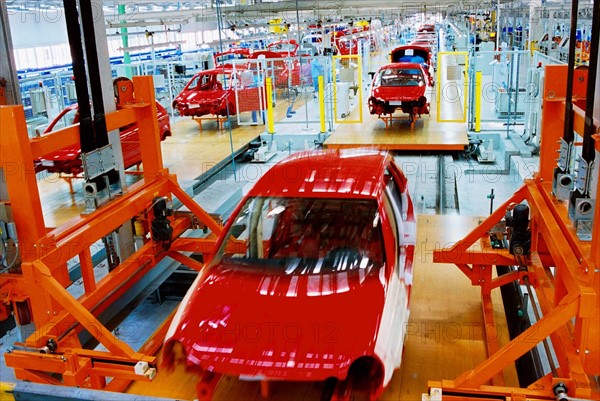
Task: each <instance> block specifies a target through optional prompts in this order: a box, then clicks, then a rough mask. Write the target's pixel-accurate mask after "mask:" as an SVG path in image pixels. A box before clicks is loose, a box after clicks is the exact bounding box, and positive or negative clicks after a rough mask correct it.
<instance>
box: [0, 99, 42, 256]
mask: <svg viewBox="0 0 600 401" xmlns="http://www.w3.org/2000/svg"><path fill="white" fill-rule="evenodd" d="M0 131H1V132H2V135H0V166H1V167H2V170H3V171H4V178H5V180H6V187H7V190H8V195H9V199H11V200H13V202H15V201H16V200H18V202H19V207H15V208H13V211H12V212H13V217H14V220H15V225H16V226H17V231H18V235H19V246H20V248H21V258H22V259H23V261H25V262H29V261H32V260H35V259H36V258H37V256H38V252H37V250H36V247H35V243H36V242H37V241H38V240H39V239H40V238H42V237H43V236H45V235H46V226H45V225H44V215H43V213H42V204H41V202H40V194H39V191H38V187H37V181H36V179H35V169H34V167H33V156H32V153H31V148H30V147H29V137H28V136H27V124H26V122H25V114H24V112H23V106H0ZM7 200H8V199H4V201H7Z"/></svg>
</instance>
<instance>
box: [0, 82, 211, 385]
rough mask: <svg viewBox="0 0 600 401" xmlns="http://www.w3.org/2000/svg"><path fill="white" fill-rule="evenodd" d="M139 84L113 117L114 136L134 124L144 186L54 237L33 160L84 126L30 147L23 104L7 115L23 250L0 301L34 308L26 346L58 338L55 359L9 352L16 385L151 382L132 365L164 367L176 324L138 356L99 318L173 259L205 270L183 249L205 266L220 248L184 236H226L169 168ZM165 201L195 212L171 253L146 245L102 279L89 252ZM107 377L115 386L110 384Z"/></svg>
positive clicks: (9, 176)
mask: <svg viewBox="0 0 600 401" xmlns="http://www.w3.org/2000/svg"><path fill="white" fill-rule="evenodd" d="M133 82H134V85H135V89H136V90H135V96H136V102H135V103H132V104H130V105H128V106H125V107H124V108H123V109H121V110H119V111H116V112H114V113H110V114H108V115H107V125H108V130H109V131H111V130H115V129H119V128H121V127H125V126H127V125H129V124H132V123H134V122H136V123H137V124H138V126H139V129H140V133H141V134H140V139H141V141H140V145H141V153H142V162H143V165H144V179H143V180H142V181H140V182H138V183H136V184H134V185H132V186H131V187H130V188H128V190H126V191H125V193H124V194H123V195H122V196H120V197H118V198H116V199H114V200H112V201H111V202H109V203H108V204H106V205H104V206H101V207H100V208H98V210H96V211H95V212H93V213H92V214H90V215H86V216H81V217H76V218H74V219H72V220H70V221H69V222H67V223H66V224H64V225H63V226H61V227H58V228H56V229H53V230H49V231H48V230H47V229H46V227H45V226H44V218H43V214H42V208H41V203H40V197H39V192H38V187H37V182H36V177H35V170H34V166H33V160H34V158H36V157H39V156H43V155H45V154H48V153H50V152H52V151H54V150H58V149H60V148H62V147H64V146H67V145H70V144H75V143H78V142H79V126H78V125H74V126H71V127H66V128H64V129H62V130H59V131H57V132H54V133H52V134H49V135H45V136H43V137H41V138H35V139H29V138H28V136H27V129H26V124H25V117H24V113H23V109H22V106H2V107H0V125H1V131H2V136H1V149H0V158H1V164H0V166H1V167H2V169H3V171H4V175H5V177H6V185H7V188H8V193H9V195H10V200H11V202H12V204H13V205H14V206H13V207H12V210H13V217H14V220H15V223H16V226H17V230H18V233H19V238H20V247H21V250H22V252H21V255H22V273H21V274H0V299H1V300H2V301H3V302H4V304H10V303H12V304H13V305H15V304H16V302H23V301H26V302H27V304H28V305H29V306H30V311H29V315H30V317H31V320H32V321H33V322H34V323H35V327H36V331H35V332H34V333H33V334H32V335H31V336H30V337H29V338H27V340H26V341H25V343H24V344H23V345H24V346H25V347H31V348H34V349H39V348H42V347H44V346H46V345H47V343H48V341H49V340H51V339H52V340H54V341H55V342H56V344H57V345H58V347H57V349H56V351H55V352H54V353H47V354H42V353H36V352H30V351H29V350H28V349H27V348H21V350H15V351H13V352H11V353H7V354H6V355H5V359H6V364H7V366H9V367H13V368H14V369H15V374H16V377H17V378H18V379H22V380H29V381H34V382H40V383H52V384H64V385H69V386H80V387H89V388H94V389H105V390H109V391H122V390H124V389H125V388H126V387H127V386H128V384H129V383H130V382H131V380H150V379H149V378H148V377H146V376H144V375H137V374H135V372H134V365H135V363H136V362H138V361H145V362H148V364H149V365H150V366H155V365H156V357H155V355H156V353H157V352H158V349H159V348H160V346H161V344H162V340H163V338H164V336H165V334H166V330H167V328H168V325H169V322H170V318H169V319H167V321H165V322H164V323H163V324H162V325H161V326H160V327H158V328H157V331H156V332H155V333H154V334H153V335H152V336H151V337H150V339H149V340H148V341H147V342H146V344H144V346H142V348H141V349H139V350H138V351H135V350H133V349H132V348H131V347H130V346H129V345H128V344H126V343H125V342H123V341H121V340H119V339H118V338H116V337H115V336H114V335H113V334H112V333H111V332H110V331H109V330H108V329H107V328H106V327H105V326H104V325H103V324H102V323H101V322H100V321H99V320H98V316H99V315H100V314H101V313H102V312H103V311H104V310H106V309H107V308H108V307H109V306H110V305H111V304H112V303H113V302H114V301H115V300H117V299H118V298H119V297H120V296H121V295H122V294H124V293H125V292H126V291H127V290H128V289H129V288H131V287H132V286H133V285H134V284H135V283H137V282H138V281H139V280H140V279H141V278H142V277H143V276H144V275H145V274H146V273H147V272H148V271H150V270H151V269H152V268H153V267H154V266H155V265H156V264H157V263H158V262H159V261H161V260H162V259H163V258H164V257H165V256H168V257H171V258H172V259H175V260H177V261H178V262H181V263H183V264H185V265H187V266H189V267H191V268H193V269H200V268H201V267H202V263H200V262H197V261H195V260H193V259H191V258H189V257H188V256H185V255H184V254H182V253H180V251H181V252H191V251H193V252H196V253H204V254H205V258H204V259H205V260H206V259H207V258H208V256H209V255H210V253H211V250H212V247H213V245H214V240H212V239H200V238H179V236H180V235H181V234H182V233H183V232H184V231H185V230H186V229H188V228H191V227H194V226H198V222H200V224H201V225H203V226H205V227H207V228H208V229H210V230H211V231H212V232H213V233H214V234H217V235H218V234H219V233H220V232H221V230H222V226H221V225H219V224H218V223H217V222H216V221H215V220H214V219H212V218H211V217H210V216H209V215H208V214H207V213H206V212H205V211H204V210H203V209H202V208H200V207H199V206H198V205H197V204H196V203H195V202H194V201H193V200H192V198H191V197H190V196H189V195H187V194H186V193H185V192H184V191H183V190H182V189H181V188H180V187H179V185H178V184H177V180H176V177H175V176H174V175H170V174H169V172H168V170H166V169H164V168H163V165H162V156H161V150H160V139H159V129H158V122H157V118H156V112H155V110H154V104H155V98H154V89H153V88H154V87H153V83H152V78H151V77H135V78H134V79H133ZM157 196H166V197H169V198H172V197H176V198H177V199H179V200H180V201H181V202H182V203H183V204H184V205H186V206H187V207H188V208H189V210H190V211H191V214H190V213H188V214H181V215H180V214H177V213H176V214H175V217H173V218H172V220H171V225H172V227H173V231H174V233H173V238H174V241H173V243H172V244H171V246H170V248H169V250H164V249H163V248H162V246H160V245H159V244H155V243H154V242H153V241H148V242H146V243H145V244H144V245H143V246H142V247H141V248H140V249H139V250H137V251H136V252H135V253H134V254H133V255H131V256H130V257H129V258H128V259H127V260H125V261H123V262H122V263H121V264H120V265H119V266H118V267H117V268H115V269H114V270H113V271H111V272H110V273H109V274H108V275H107V276H106V277H105V278H103V279H102V280H100V281H96V279H95V278H94V271H93V265H92V258H91V253H90V247H91V246H92V245H93V244H94V243H95V242H97V241H98V240H99V239H101V238H102V237H104V236H106V235H108V234H109V233H111V232H113V231H114V230H116V229H117V228H118V227H120V226H121V225H123V224H126V223H129V222H130V221H131V219H132V218H134V217H140V216H142V217H145V218H151V216H148V215H149V214H150V213H151V212H150V210H149V209H151V205H152V202H153V199H154V198H155V197H157ZM192 215H193V216H195V218H194V217H193V216H192ZM193 220H194V221H193ZM213 237H214V236H213ZM77 255H78V256H79V260H80V265H81V273H82V279H83V284H84V289H85V293H84V294H83V295H82V296H81V297H80V298H79V299H75V298H74V297H73V296H71V295H70V294H69V293H68V292H67V290H66V289H65V288H66V287H68V286H69V285H71V284H72V283H71V281H70V279H69V274H68V270H67V261H68V260H70V259H72V258H73V257H74V256H77ZM15 311H16V318H17V321H18V322H20V320H19V319H21V318H23V319H25V318H24V317H23V315H22V314H20V313H18V310H17V309H16V308H15ZM20 323H21V322H20ZM22 323H27V322H26V321H25V322H22ZM82 330H86V331H87V332H88V333H89V334H91V335H92V336H93V337H94V338H95V339H96V340H97V341H98V342H99V343H100V344H102V345H103V346H104V347H105V348H106V349H107V351H105V352H104V351H95V350H89V349H84V348H83V347H82V345H81V344H80V341H79V338H78V333H80V332H81V331H82ZM57 377H61V378H62V379H61V380H59V379H58V378H57ZM107 378H112V381H110V383H108V384H107V380H106V379H107Z"/></svg>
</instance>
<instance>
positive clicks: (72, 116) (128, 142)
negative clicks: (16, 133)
mask: <svg viewBox="0 0 600 401" xmlns="http://www.w3.org/2000/svg"><path fill="white" fill-rule="evenodd" d="M77 110H78V106H77V104H73V105H71V106H69V107H67V108H65V109H64V110H63V111H62V112H61V113H60V114H59V115H58V116H56V118H55V119H54V120H52V122H51V123H50V125H48V127H47V128H46V129H45V130H44V133H43V134H42V135H45V134H48V133H50V132H52V131H54V130H55V129H58V126H59V125H63V126H68V125H73V124H77V123H78V122H79V114H78V113H77ZM156 111H157V117H158V128H159V131H160V140H161V141H164V140H165V139H166V138H167V137H168V136H171V122H170V119H169V113H167V110H165V108H164V107H163V106H161V105H160V103H158V102H156ZM61 120H62V121H61ZM120 137H121V148H122V151H123V161H124V163H125V166H124V167H125V168H126V169H127V168H130V167H133V166H135V165H137V164H140V163H141V162H142V153H141V149H140V136H139V129H138V127H137V125H136V124H133V125H130V126H128V127H125V128H122V129H121V133H120ZM80 156H81V147H80V146H79V145H74V146H68V147H65V148H63V149H61V150H58V151H56V152H54V153H50V154H47V155H45V156H44V157H41V158H39V159H37V160H36V161H35V163H34V164H35V169H36V171H37V172H39V171H44V170H46V171H48V172H50V173H61V174H69V175H73V176H78V175H79V174H81V173H82V172H83V167H82V163H81V157H80Z"/></svg>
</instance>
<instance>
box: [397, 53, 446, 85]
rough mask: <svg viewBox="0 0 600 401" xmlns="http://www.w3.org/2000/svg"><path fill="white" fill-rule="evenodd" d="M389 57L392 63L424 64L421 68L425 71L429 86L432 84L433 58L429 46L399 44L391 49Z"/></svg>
mask: <svg viewBox="0 0 600 401" xmlns="http://www.w3.org/2000/svg"><path fill="white" fill-rule="evenodd" d="M390 58H391V62H392V63H418V64H424V66H423V67H424V68H423V69H424V70H425V72H426V73H427V78H428V80H429V86H433V85H434V82H435V81H434V78H433V58H432V55H431V49H430V48H428V47H422V46H414V45H407V46H399V47H397V48H395V49H394V50H392V52H391V54H390Z"/></svg>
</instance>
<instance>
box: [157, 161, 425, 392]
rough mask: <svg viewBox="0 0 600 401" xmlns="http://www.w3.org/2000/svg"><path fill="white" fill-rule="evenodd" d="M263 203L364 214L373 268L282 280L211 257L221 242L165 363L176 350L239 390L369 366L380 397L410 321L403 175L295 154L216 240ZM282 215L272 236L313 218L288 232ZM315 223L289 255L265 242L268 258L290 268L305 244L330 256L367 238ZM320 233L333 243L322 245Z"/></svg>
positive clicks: (176, 325)
mask: <svg viewBox="0 0 600 401" xmlns="http://www.w3.org/2000/svg"><path fill="white" fill-rule="evenodd" d="M392 181H393V182H392ZM394 188H395V189H394ZM391 194H393V195H391ZM263 198H264V199H284V200H285V201H286V202H288V205H290V204H292V203H293V202H296V201H297V202H308V201H310V202H315V203H316V202H320V201H324V202H337V201H339V202H372V203H369V204H372V205H375V206H374V207H375V209H376V211H377V216H378V217H377V219H380V220H378V221H379V223H378V224H380V226H378V227H379V228H380V229H381V237H380V239H381V242H379V243H378V244H379V248H378V249H379V250H378V252H379V253H380V255H379V257H382V258H383V259H381V260H383V261H384V262H382V263H383V264H382V265H381V267H380V268H379V270H373V271H371V272H369V273H367V272H366V270H365V272H363V273H364V274H361V272H360V271H356V270H353V271H350V269H349V270H348V271H335V272H331V271H327V272H325V271H320V272H317V271H316V270H315V271H312V272H311V273H310V274H297V275H296V274H295V273H290V274H287V270H286V274H283V272H282V271H276V272H275V271H271V270H263V269H262V267H261V266H262V265H261V264H256V265H254V264H252V263H251V262H248V263H249V264H248V265H246V266H245V267H244V268H241V267H239V266H241V265H238V266H237V267H236V265H233V264H232V263H231V260H233V259H231V260H228V259H227V258H226V257H225V256H223V255H222V254H221V251H223V250H224V251H223V252H225V253H227V251H226V250H227V249H228V248H227V247H228V246H229V242H228V240H227V238H230V237H228V235H227V234H224V235H222V236H221V237H220V238H219V240H218V241H217V246H216V248H215V249H220V250H221V251H218V252H217V256H215V257H214V258H213V259H212V261H210V262H209V263H208V264H207V265H206V267H205V268H204V269H203V270H202V271H201V272H200V274H199V275H198V277H197V279H196V281H195V282H194V284H192V287H191V288H190V290H189V291H188V293H187V295H186V296H185V298H184V300H183V301H182V303H181V305H180V307H179V309H178V311H177V313H176V315H175V317H174V319H173V322H172V324H171V327H170V329H169V331H168V333H167V336H166V340H165V346H164V347H163V357H164V361H165V363H166V364H167V365H171V366H172V365H173V364H174V358H178V356H177V352H175V349H177V348H179V349H180V351H181V350H182V352H183V355H184V356H183V360H185V363H186V365H187V367H188V368H190V369H192V370H195V369H197V368H198V367H199V368H200V369H201V370H208V371H211V372H217V373H221V374H226V375H233V376H239V377H241V378H243V379H248V380H293V381H320V380H325V379H328V378H332V377H335V378H338V379H342V380H343V379H345V378H346V376H347V375H348V372H349V369H351V367H352V366H353V365H354V363H355V362H356V361H357V360H359V359H360V358H371V360H372V361H374V363H376V364H377V366H378V367H379V368H380V371H381V375H380V376H379V377H377V379H376V383H375V384H374V388H375V390H374V391H375V393H380V392H381V391H382V389H383V387H384V386H385V385H387V383H388V382H389V380H390V379H391V377H392V373H393V371H394V369H396V368H397V367H398V366H399V365H400V361H401V357H402V349H403V343H404V330H403V324H405V323H406V322H407V319H408V313H409V311H408V308H409V298H410V287H411V283H412V259H413V255H414V245H415V227H416V222H415V215H414V210H413V206H412V202H411V200H410V197H409V195H408V190H407V183H406V178H405V176H404V174H403V173H402V171H401V170H400V169H399V168H398V167H397V166H396V165H395V164H394V162H393V160H392V159H391V157H390V156H389V155H386V154H382V153H378V152H376V151H369V152H364V153H357V152H356V151H348V150H345V151H316V152H314V151H313V152H301V153H299V154H295V155H292V156H290V157H289V158H287V159H286V160H284V161H283V162H281V163H279V164H277V165H276V166H274V167H273V168H272V169H271V170H270V171H269V172H268V173H267V175H265V176H263V177H262V178H261V179H260V180H259V181H258V182H257V183H256V185H255V186H254V188H253V189H252V190H250V192H249V193H248V195H247V196H246V197H245V198H244V200H243V201H242V202H241V204H240V206H238V207H237V209H236V211H235V212H234V213H233V215H232V217H231V218H230V219H229V222H228V224H227V225H226V226H225V229H224V231H223V232H224V233H227V232H229V231H230V230H233V227H232V226H233V222H235V221H236V220H238V219H240V218H242V217H243V216H244V212H243V210H244V205H245V204H246V203H247V202H250V201H253V200H257V199H263ZM275 209H277V208H275ZM287 210H288V209H287V208H286V209H285V210H284V211H283V212H282V211H277V213H281V214H280V217H279V220H277V224H278V225H277V227H278V230H279V229H281V230H282V231H285V230H284V229H283V227H286V224H287V225H289V226H291V227H293V225H294V224H296V223H298V222H299V221H305V220H307V219H308V220H310V219H311V217H309V216H314V215H308V214H301V215H300V217H298V216H296V217H295V218H296V219H300V220H293V219H292V220H289V219H286V218H285V216H286V212H287ZM273 213H275V211H274V210H273ZM259 214H260V213H259ZM316 215H318V216H320V218H322V219H324V220H325V221H327V223H326V224H331V225H332V226H331V227H329V226H327V227H329V228H321V230H319V231H314V232H312V234H309V233H308V231H306V232H305V231H303V232H302V233H298V235H302V238H303V239H302V240H301V243H300V244H299V245H298V238H299V237H295V236H294V235H290V236H285V237H284V238H283V241H281V243H280V244H279V246H276V245H275V242H274V241H275V240H273V242H272V243H270V245H269V247H270V251H269V252H271V253H270V254H269V256H268V257H267V258H271V257H275V256H273V254H272V251H273V250H274V249H275V248H277V249H283V250H284V252H287V253H288V254H287V255H288V256H289V255H296V256H298V254H297V252H301V251H302V250H303V249H304V250H305V249H306V247H310V246H311V245H310V244H307V243H305V242H304V241H313V243H312V246H317V247H321V248H320V251H319V252H328V251H327V250H325V248H327V247H328V246H331V247H334V245H333V242H335V241H336V240H337V239H342V238H344V236H346V238H349V237H350V236H352V237H353V238H370V237H368V236H367V237H365V236H364V232H365V231H362V234H357V235H354V234H352V233H355V231H352V230H351V229H349V227H350V226H345V225H339V226H338V225H336V224H339V223H336V221H337V220H336V221H330V220H328V217H327V216H328V215H327V214H318V213H317V214H316ZM349 215H351V213H350V214H349ZM392 215H393V216H392ZM252 216H254V215H253V214H250V216H247V217H246V218H248V219H252V218H253V217H252ZM287 216H289V215H287ZM348 218H352V217H348ZM392 221H394V222H396V223H392ZM294 222H295V223H294ZM372 225H373V227H375V222H373V223H372ZM360 227H361V228H360V229H359V230H358V231H359V232H361V230H363V226H362V225H361V226H360ZM395 227H398V228H397V229H396V228H395ZM379 228H377V229H379ZM368 229H369V225H367V227H366V229H365V230H366V231H368ZM326 232H328V233H334V234H333V237H328V238H325V233H326ZM313 234H314V235H313ZM274 236H275V235H274ZM275 238H278V237H275ZM280 239H281V238H280ZM345 241H349V240H345ZM361 241H362V239H361ZM260 242H261V243H262V241H260ZM319 244H320V245H319ZM328 244H329V245H328ZM265 247H267V245H266V244H265ZM336 249H338V248H336ZM371 249H377V248H371ZM236 252H238V251H236ZM239 252H242V251H239ZM265 252H267V251H265ZM382 252H383V254H381V253H382ZM265 254H266V253H265ZM277 255H279V254H277ZM290 258H291V259H290V260H297V259H298V258H297V257H296V258H294V257H290ZM268 260H269V261H270V259H268ZM286 260H287V259H286ZM176 345H178V346H179V347H176ZM179 358H181V354H179Z"/></svg>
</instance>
